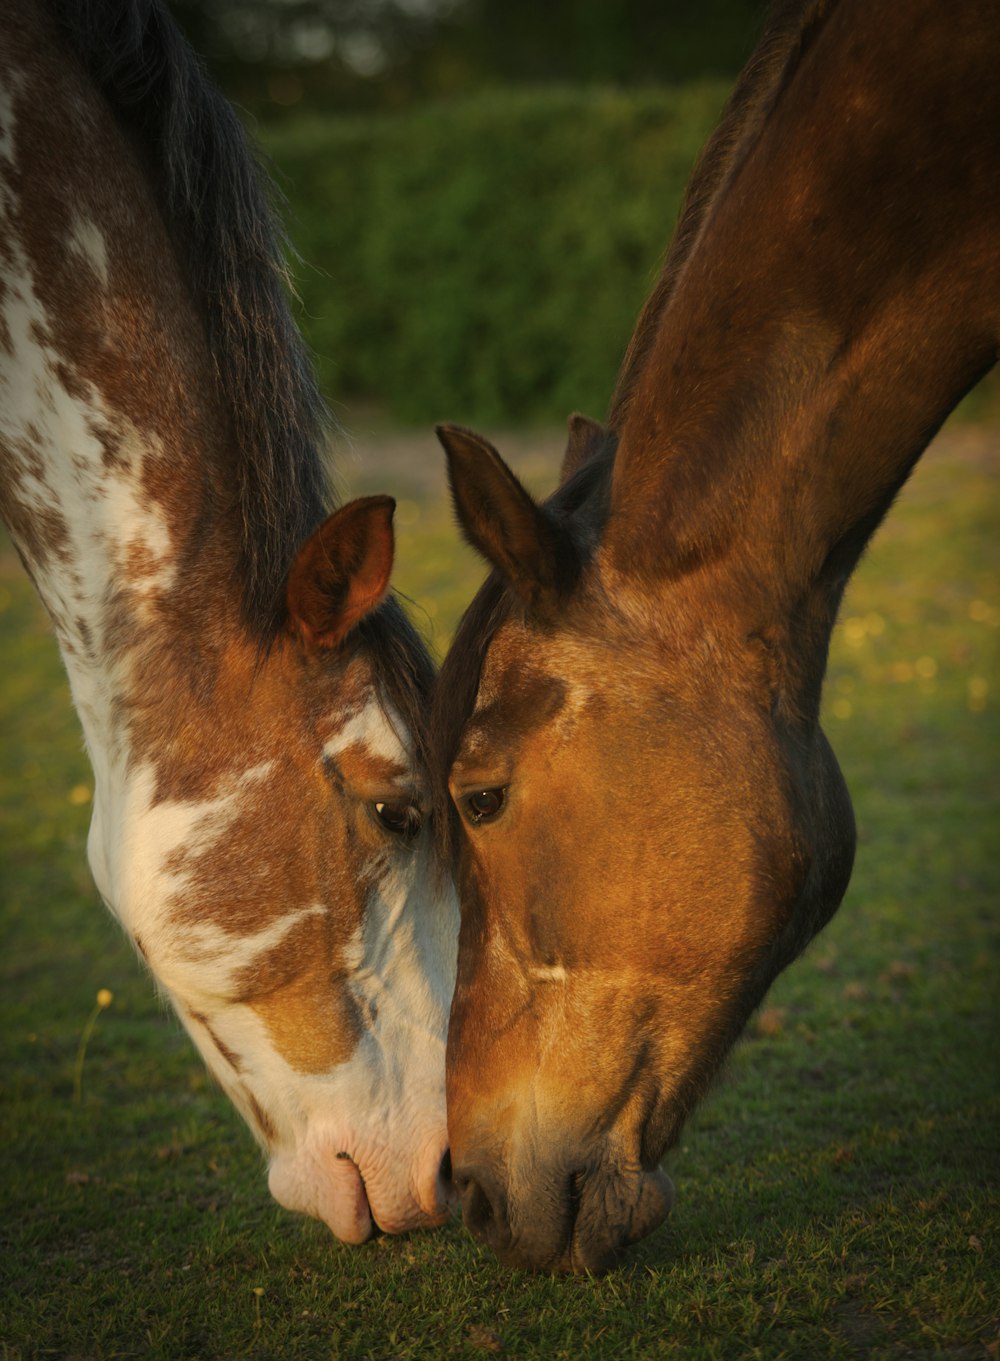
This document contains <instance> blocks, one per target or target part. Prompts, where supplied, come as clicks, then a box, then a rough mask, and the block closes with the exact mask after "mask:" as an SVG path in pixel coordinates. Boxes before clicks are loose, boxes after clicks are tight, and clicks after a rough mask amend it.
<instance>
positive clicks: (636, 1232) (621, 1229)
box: [559, 1167, 674, 1276]
mask: <svg viewBox="0 0 1000 1361" xmlns="http://www.w3.org/2000/svg"><path fill="white" fill-rule="evenodd" d="M616 1180H617V1185H616V1184H614V1183H612V1185H610V1186H607V1184H605V1186H602V1185H601V1184H600V1182H599V1181H598V1183H597V1184H596V1185H595V1186H594V1189H593V1191H592V1192H590V1193H589V1194H588V1192H587V1191H586V1190H585V1192H584V1194H583V1196H582V1198H581V1201H580V1209H579V1213H578V1214H577V1218H576V1224H575V1226H574V1229H573V1236H572V1238H571V1240H570V1244H569V1250H568V1252H567V1253H566V1256H565V1258H564V1260H563V1262H562V1263H561V1264H560V1268H559V1269H560V1270H562V1271H566V1272H575V1273H582V1272H589V1273H591V1274H592V1275H595V1276H599V1275H602V1274H603V1273H604V1272H605V1271H607V1270H609V1269H610V1268H611V1267H612V1266H614V1265H615V1263H616V1261H617V1260H618V1258H619V1257H620V1255H621V1253H622V1252H624V1250H625V1249H626V1248H628V1247H630V1246H631V1245H632V1244H633V1243H637V1242H638V1241H639V1240H640V1239H641V1238H645V1237H646V1236H647V1235H648V1234H651V1233H652V1232H653V1230H654V1229H658V1228H659V1227H660V1225H661V1224H663V1223H664V1222H665V1221H666V1219H667V1216H668V1215H669V1214H670V1211H671V1209H672V1208H673V1203H674V1184H673V1182H672V1181H671V1180H670V1178H669V1177H668V1176H667V1174H666V1172H664V1171H663V1170H662V1168H659V1167H658V1168H655V1169H654V1170H653V1171H652V1172H640V1173H639V1174H638V1175H637V1176H635V1177H628V1178H624V1177H619V1178H618V1179H616Z"/></svg>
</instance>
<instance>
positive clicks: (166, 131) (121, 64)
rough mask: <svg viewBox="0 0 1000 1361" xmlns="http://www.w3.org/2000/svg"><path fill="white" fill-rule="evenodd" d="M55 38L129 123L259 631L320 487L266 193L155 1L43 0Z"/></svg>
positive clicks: (280, 238) (314, 412) (315, 508)
mask: <svg viewBox="0 0 1000 1361" xmlns="http://www.w3.org/2000/svg"><path fill="white" fill-rule="evenodd" d="M51 2H52V6H53V9H54V12H55V17H56V19H57V21H58V23H59V25H60V28H61V30H62V32H63V34H64V37H65V39H66V41H67V43H68V45H69V46H70V48H71V49H72V51H73V52H74V54H75V55H76V57H77V58H78V60H79V61H80V62H81V64H82V65H83V67H84V69H85V70H86V71H87V73H88V74H89V75H90V77H91V78H92V79H93V80H94V81H95V83H96V84H97V85H98V87H99V88H100V90H101V91H102V93H103V95H104V97H105V99H106V100H107V101H108V103H109V105H110V106H111V108H112V110H113V111H114V113H115V115H116V117H118V119H119V120H120V121H121V122H122V123H123V125H125V126H127V127H128V128H129V129H130V130H131V131H133V132H134V133H135V135H136V136H138V138H139V139H140V141H141V143H142V145H143V147H144V148H145V152H146V156H147V161H148V164H149V165H150V166H151V167H152V168H153V175H154V179H155V180H156V185H157V191H158V193H159V198H160V206H161V211H162V212H163V215H164V218H165V220H166V223H167V227H168V230H169V231H170V233H171V236H172V237H173V239H174V241H175V242H176V244H177V246H178V249H179V252H180V255H181V258H182V259H183V260H184V261H185V264H186V265H187V268H188V271H189V275H190V284H191V288H192V292H193V294H194V297H195V299H196V302H197V304H198V305H199V306H200V307H201V309H202V312H203V315H204V318H205V325H206V331H207V335H208V340H209V344H210V347H211V352H212V356H213V359H214V362H215V369H216V378H217V382H218V388H219V392H220V393H221V394H222V397H223V400H224V401H225V402H226V404H227V405H228V408H229V410H230V412H231V418H232V423H233V431H234V435H235V441H236V448H237V450H238V451H239V454H238V462H237V467H236V468H235V469H234V476H235V477H236V479H237V483H238V488H239V503H240V508H241V512H242V519H243V540H242V542H243V555H242V561H241V564H240V580H241V585H242V590H243V615H244V620H245V622H246V624H247V626H248V628H249V629H250V630H251V632H252V633H253V634H254V635H255V636H256V637H258V638H259V639H260V640H261V641H262V642H265V643H266V641H267V640H268V639H269V638H270V637H271V636H273V634H274V631H275V630H276V628H277V627H278V625H279V623H280V621H281V617H282V610H283V594H284V582H285V577H286V574H287V570H288V567H289V565H290V562H291V559H292V557H293V555H294V553H295V551H296V549H297V548H298V546H299V545H300V544H301V543H302V541H303V540H304V539H305V538H306V536H307V535H308V534H309V533H310V532H311V531H312V530H313V529H314V528H315V527H316V525H317V523H318V522H319V520H320V519H321V518H322V517H323V515H324V513H325V511H326V509H327V508H328V506H329V504H330V500H331V494H330V488H329V486H328V482H327V477H326V474H325V472H324V467H323V462H322V459H321V457H320V450H321V449H322V447H323V444H324V443H325V441H326V439H327V437H328V435H329V433H330V428H331V425H332V421H331V419H330V416H329V414H328V412H327V410H326V408H325V406H324V403H323V400H322V398H321V396H320V393H319V389H318V387H317V385H316V380H315V376H314V373H313V368H312V363H311V361H310V358H309V356H308V354H307V352H306V349H305V346H304V344H303V342H302V339H301V336H300V335H299V332H298V329H297V327H296V325H295V322H294V321H293V319H292V315H291V312H290V309H289V305H288V299H287V290H288V286H289V279H288V271H287V265H286V250H287V242H286V238H285V234H284V231H283V228H282V226H281V224H280V222H279V220H278V216H277V214H276V212H275V200H276V197H277V196H276V193H275V190H274V187H273V185H272V184H271V183H270V181H269V179H268V177H267V176H266V175H265V174H264V173H263V171H262V170H261V167H260V166H259V164H258V162H257V159H256V156H255V154H254V151H253V149H252V147H251V144H250V142H249V139H248V138H247V135H246V133H245V132H244V130H243V127H242V125H241V124H240V122H239V119H238V118H237V117H236V114H235V113H234V111H233V109H232V108H231V107H230V105H229V104H228V103H227V101H226V100H225V98H224V97H223V96H222V94H221V93H220V92H219V91H218V90H217V89H216V88H215V86H214V85H213V84H212V82H211V81H210V79H209V77H208V75H207V74H206V72H205V69H204V67H203V65H202V63H201V61H200V59H199V58H198V57H197V56H196V54H195V53H194V52H193V51H192V49H191V48H190V46H189V45H188V43H187V42H186V40H185V39H184V38H183V36H182V35H181V33H180V31H179V30H178V28H177V26H176V25H175V23H174V21H173V20H172V19H171V17H170V15H169V13H168V11H167V9H166V6H165V5H164V4H163V3H162V2H161V0H51Z"/></svg>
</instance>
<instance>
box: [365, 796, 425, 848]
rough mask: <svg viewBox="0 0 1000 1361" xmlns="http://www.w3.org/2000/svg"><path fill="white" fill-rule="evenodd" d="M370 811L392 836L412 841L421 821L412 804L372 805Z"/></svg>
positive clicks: (419, 814) (418, 810)
mask: <svg viewBox="0 0 1000 1361" xmlns="http://www.w3.org/2000/svg"><path fill="white" fill-rule="evenodd" d="M372 809H373V811H374V813H375V816H376V817H377V818H378V820H379V822H380V823H381V824H382V826H383V827H384V828H385V830H386V831H387V832H391V833H392V834H393V836H399V837H403V838H404V840H406V841H412V840H413V838H414V837H415V836H416V834H417V833H418V832H419V831H420V824H421V822H422V821H423V817H422V816H421V813H420V809H419V808H417V807H416V805H415V804H412V803H373V804H372Z"/></svg>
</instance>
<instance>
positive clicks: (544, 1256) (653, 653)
mask: <svg viewBox="0 0 1000 1361" xmlns="http://www.w3.org/2000/svg"><path fill="white" fill-rule="evenodd" d="M442 438H443V440H444V442H445V445H446V448H447V449H448V454H449V461H450V466H451V476H452V479H453V481H454V483H455V485H456V488H457V487H458V486H461V488H462V492H461V495H462V498H463V499H462V500H461V501H460V502H459V505H460V511H459V513H460V515H461V518H462V523H463V526H464V528H465V529H466V532H467V533H468V535H469V537H470V539H471V540H472V541H473V543H474V544H475V545H476V546H477V547H479V548H480V550H481V551H483V552H484V554H485V555H486V556H487V557H488V558H489V559H490V560H491V561H492V562H493V563H494V564H495V566H496V568H497V570H498V573H499V574H500V575H498V576H497V577H495V578H494V579H493V581H492V582H491V583H490V584H489V585H488V586H487V588H486V592H485V594H484V597H483V601H481V602H480V604H481V605H482V604H483V603H484V602H486V603H487V604H488V611H487V610H482V609H479V608H477V609H476V610H474V611H473V612H471V613H470V615H469V616H468V618H467V620H466V622H465V624H464V626H463V628H462V629H461V630H460V632H459V634H458V637H457V638H456V640H455V644H454V648H453V651H452V654H451V656H450V658H449V660H448V661H447V662H446V665H445V668H444V671H443V674H442V682H441V685H442V690H441V694H442V696H444V699H443V700H442V704H443V705H456V706H459V707H458V708H457V711H456V709H455V708H454V707H452V708H451V709H450V712H449V714H448V715H446V714H444V713H443V712H442V714H441V718H442V722H443V724H444V723H447V722H449V721H450V740H448V746H449V748H450V750H449V753H448V754H449V757H450V759H449V761H448V765H449V772H448V784H449V791H450V795H451V799H452V801H453V803H454V807H455V810H456V816H455V833H454V834H455V837H456V842H457V848H458V863H459V890H460V897H461V901H462V911H463V919H462V928H461V937H460V946H459V961H460V963H459V975H458V985H457V989H456V993H455V998H454V1001H453V1004H452V1017H451V1028H450V1032H449V1073H448V1102H449V1134H450V1138H451V1142H452V1148H453V1150H457V1151H458V1152H457V1157H458V1158H460V1162H457V1163H456V1176H457V1178H458V1184H459V1186H460V1188H464V1205H465V1213H466V1219H467V1222H468V1223H469V1225H470V1226H471V1227H472V1228H473V1229H476V1230H479V1231H480V1232H482V1234H483V1236H484V1237H485V1238H486V1239H487V1241H489V1242H490V1243H491V1244H492V1245H493V1246H494V1247H495V1249H496V1250H497V1252H498V1253H499V1254H500V1256H501V1257H503V1258H505V1259H506V1260H509V1261H511V1262H514V1263H525V1262H527V1263H530V1264H532V1265H537V1266H541V1267H548V1268H553V1267H554V1268H566V1267H572V1268H575V1269H581V1268H590V1269H595V1270H600V1269H601V1268H603V1267H605V1266H606V1265H607V1264H608V1261H609V1259H610V1257H611V1254H612V1253H613V1251H614V1250H615V1249H616V1248H617V1247H618V1246H619V1245H621V1244H624V1243H628V1242H631V1241H633V1240H634V1239H635V1238H638V1237H640V1236H642V1235H643V1234H645V1233H647V1232H649V1230H650V1229H652V1228H654V1227H655V1226H656V1224H658V1223H659V1222H660V1220H662V1219H663V1217H664V1216H665V1215H666V1213H667V1212H668V1210H669V1208H670V1203H671V1198H672V1197H671V1191H670V1186H669V1182H668V1181H667V1180H666V1178H665V1176H664V1174H663V1173H662V1172H661V1171H659V1169H658V1164H659V1161H660V1159H661V1157H662V1155H663V1153H664V1152H665V1150H666V1149H668V1148H669V1147H670V1145H671V1144H672V1143H673V1142H674V1139H675V1138H676V1135H677V1133H678V1132H679V1130H680V1127H681V1124H682V1122H683V1119H684V1117H685V1116H686V1114H687V1112H688V1111H689V1110H690V1108H691V1106H692V1104H693V1103H694V1101H695V1100H696V1098H697V1097H698V1096H699V1095H700V1093H701V1092H702V1091H703V1089H704V1087H705V1085H706V1083H707V1081H708V1079H709V1078H710V1076H711V1074H712V1072H713V1071H714V1069H715V1068H716V1066H717V1064H718V1061H719V1060H720V1058H721V1057H722V1055H723V1054H724V1053H725V1052H726V1050H727V1049H728V1048H729V1046H730V1044H731V1043H732V1041H733V1039H734V1038H735V1037H736V1035H737V1034H738V1033H739V1031H740V1029H741V1028H742V1026H743V1024H744V1023H745V1021H746V1019H747V1017H748V1015H749V1013H750V1012H751V1010H752V1009H753V1008H754V1007H755V1006H756V1005H757V1003H758V1002H759V1001H760V999H761V997H762V996H763V994H764V991H765V990H766V988H767V986H768V984H769V983H770V982H771V980H772V979H773V978H774V976H775V974H776V973H777V972H778V970H779V969H780V968H781V967H782V966H783V965H784V964H786V963H787V962H788V961H789V960H790V959H791V958H792V957H793V956H794V955H795V954H796V953H798V951H799V950H800V949H801V948H802V946H803V945H804V944H805V942H806V941H807V940H808V939H809V938H810V937H811V936H812V935H813V934H814V933H815V931H817V930H818V929H819V927H820V926H821V925H822V924H823V923H824V922H825V921H826V920H827V918H828V917H829V916H830V914H831V913H832V912H833V911H834V909H835V908H836V906H837V904H838V903H839V901H840V898H841V896H842V894H843V892H844V889H845V887H846V884H847V879H848V875H849V873H850V867H851V861H852V852H853V844H854V837H853V821H852V817H851V810H850V804H849V801H848V798H847V794H846V791H845V789H844V786H843V782H842V780H841V778H840V774H839V771H838V768H837V765H836V762H835V760H834V757H833V754H832V752H831V751H830V748H829V746H828V745H827V743H826V742H825V740H824V739H823V736H822V733H821V732H820V731H819V729H818V727H816V726H815V725H813V726H811V727H805V726H804V725H803V724H802V723H801V722H800V721H798V720H797V719H796V718H795V717H793V716H789V715H787V714H786V713H785V712H784V711H783V706H782V699H781V690H780V680H779V677H778V675H777V668H776V665H775V663H774V659H773V657H772V655H771V652H770V649H769V647H768V645H767V644H766V642H764V640H763V639H761V638H760V637H759V636H755V635H754V633H753V631H752V624H751V622H750V621H749V620H748V619H747V618H746V617H741V616H740V614H739V612H738V611H734V612H733V613H732V614H729V613H727V614H725V615H723V614H720V612H719V610H718V608H717V607H716V606H715V605H713V603H712V601H711V600H710V599H709V597H708V595H707V594H703V593H700V592H699V593H697V594H695V593H693V592H692V590H691V583H690V582H689V581H687V580H686V579H682V580H681V581H680V582H678V583H676V584H675V585H674V586H673V587H672V588H671V587H668V588H666V589H662V590H661V591H660V592H658V593H657V595H656V596H654V595H653V594H652V593H651V592H650V590H649V589H648V587H647V585H646V584H645V583H644V582H643V581H641V580H638V579H632V578H630V576H629V575H628V574H627V573H623V572H621V571H620V570H619V569H618V568H617V567H615V566H613V565H612V564H610V563H609V562H608V561H607V560H606V555H604V554H602V553H598V554H596V555H594V556H593V557H591V558H589V559H588V558H587V548H586V545H587V542H588V540H590V539H591V538H592V537H593V533H594V529H595V521H594V512H595V510H597V511H598V513H599V503H600V502H601V501H602V500H603V499H604V497H605V496H606V484H607V476H606V471H607V470H606V469H605V470H603V471H602V470H600V469H599V468H594V467H590V468H587V469H585V470H584V471H583V472H582V474H578V475H577V478H578V481H577V483H576V484H574V482H573V481H571V482H570V483H569V484H567V485H566V486H565V487H564V488H563V491H562V492H561V493H560V494H559V495H557V496H556V497H555V498H554V499H553V501H552V502H550V504H549V505H548V506H546V507H544V508H543V507H539V506H537V505H535V504H534V502H532V501H531V500H530V498H529V497H528V495H527V493H526V492H525V491H524V490H523V489H522V488H521V486H520V485H519V484H518V483H517V482H515V481H514V479H513V476H512V474H510V472H509V471H508V470H507V469H506V468H505V467H504V465H503V464H502V463H501V462H500V460H499V456H498V455H497V454H495V453H494V451H493V450H491V449H490V448H489V446H487V445H485V444H484V442H482V441H479V440H475V439H472V438H470V437H469V436H468V435H466V434H464V433H463V432H459V431H457V430H443V431H442ZM585 479H590V480H592V482H593V487H592V489H591V491H590V493H589V495H588V496H586V499H585V500H584V501H583V503H582V504H581V505H578V506H577V507H576V509H575V510H574V511H572V512H571V513H569V514H566V513H565V512H564V511H563V507H564V505H565V504H566V503H567V502H571V501H572V500H573V499H574V498H575V497H576V496H578V495H580V494H581V488H580V485H579V483H580V481H583V480H585ZM502 582H506V583H509V584H504V585H502V584H501V583H502ZM469 657H473V658H479V657H482V658H483V661H482V668H481V671H480V672H479V675H478V677H477V678H476V679H477V680H478V686H477V688H476V690H475V692H474V699H473V702H472V706H471V708H470V709H468V710H466V706H467V705H468V703H469V700H470V698H472V696H471V695H470V693H469V691H470V690H471V686H470V684H469V678H468V677H466V678H464V679H465V685H464V686H463V685H462V681H463V677H462V675H461V673H460V670H459V668H460V666H461V664H462V662H463V659H466V660H468V658H469ZM452 685H455V686H457V687H458V688H456V689H452ZM463 690H464V693H463ZM540 1207H541V1208H540Z"/></svg>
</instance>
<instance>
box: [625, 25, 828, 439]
mask: <svg viewBox="0 0 1000 1361" xmlns="http://www.w3.org/2000/svg"><path fill="white" fill-rule="evenodd" d="M836 4H837V0H773V3H772V6H771V9H770V11H769V14H768V18H767V22H766V25H765V29H764V34H763V37H762V39H761V41H760V43H759V44H758V46H757V47H756V49H755V50H754V53H753V56H752V57H751V59H750V61H749V62H748V63H747V65H746V67H745V68H744V70H743V72H742V74H741V76H740V78H739V80H738V81H737V83H736V86H735V87H734V89H733V92H732V94H731V95H730V97H729V100H728V102H727V104H726V108H725V110H724V112H723V115H722V118H721V119H720V121H719V124H718V126H717V128H716V130H715V132H714V133H713V134H712V136H711V137H710V138H709V140H708V142H707V143H706V144H705V147H704V149H703V151H702V153H701V155H700V156H699V158H698V162H697V164H696V166H695V169H694V172H693V173H692V175H691V178H690V180H689V181H688V185H687V189H686V190H685V194H684V199H683V202H682V205H681V211H680V216H679V217H678V220H677V226H676V228H675V230H674V234H673V237H672V239H671V242H670V245H669V247H668V249H667V253H666V257H665V259H664V263H663V268H662V270H661V272H660V276H659V278H658V280H657V282H656V285H655V287H654V288H653V291H652V293H651V294H650V295H649V298H648V299H647V301H646V304H645V306H644V307H643V309H642V312H641V314H640V316H639V320H638V322H637V324H636V328H635V331H634V332H633V334H632V338H631V340H630V341H629V345H628V349H627V351H626V353H625V358H624V359H623V361H622V365H621V369H620V371H619V374H618V380H617V382H616V384H615V390H614V393H613V394H612V398H611V404H610V408H609V416H608V423H609V425H610V426H611V427H612V428H614V429H615V430H618V429H620V428H621V425H622V422H623V420H624V418H625V415H626V413H627V411H628V407H629V404H630V401H631V398H632V394H633V391H634V389H635V386H636V384H637V383H638V381H639V378H640V375H641V374H642V372H643V369H644V367H645V365H646V362H647V360H648V358H649V354H650V350H651V349H652V347H653V345H654V342H655V339H656V332H657V327H658V324H659V320H660V317H661V315H662V313H663V311H664V309H665V308H666V306H667V305H668V303H669V301H670V298H671V296H672V295H673V292H674V288H675V286H676V284H677V281H678V278H679V276H680V274H681V272H682V270H683V268H684V265H685V263H686V262H687V260H688V257H689V256H690V254H691V251H692V250H693V248H694V245H695V242H696V241H697V239H698V236H699V234H700V232H701V230H702V227H703V226H704V225H705V223H706V221H707V219H708V218H709V216H710V214H711V210H712V205H713V204H714V203H715V201H716V199H717V198H718V196H719V195H720V194H721V193H722V191H723V190H724V189H725V186H726V184H727V183H728V182H729V180H730V178H731V176H732V174H733V173H734V171H735V170H736V169H737V167H738V166H739V164H740V163H741V161H742V159H743V156H744V155H745V153H746V151H747V149H748V148H749V146H750V145H751V144H752V142H753V141H754V139H755V137H756V135H757V133H758V132H759V131H760V129H761V127H762V126H763V124H764V122H765V121H766V119H767V117H768V115H769V114H770V112H771V111H772V110H773V109H774V107H775V105H776V104H777V102H778V99H779V97H780V95H781V92H782V91H783V90H784V88H785V86H786V85H787V84H788V82H789V80H790V79H791V77H792V75H793V74H794V72H795V70H796V69H797V67H798V64H799V62H800V61H801V59H802V57H803V55H804V54H805V52H806V50H807V49H808V47H809V46H810V44H811V42H812V39H813V38H814V36H815V34H816V33H817V31H818V29H819V27H820V26H821V25H822V23H823V22H824V20H825V19H826V17H827V16H828V14H829V13H830V12H831V11H832V9H833V8H834V6H835V5H836Z"/></svg>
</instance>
